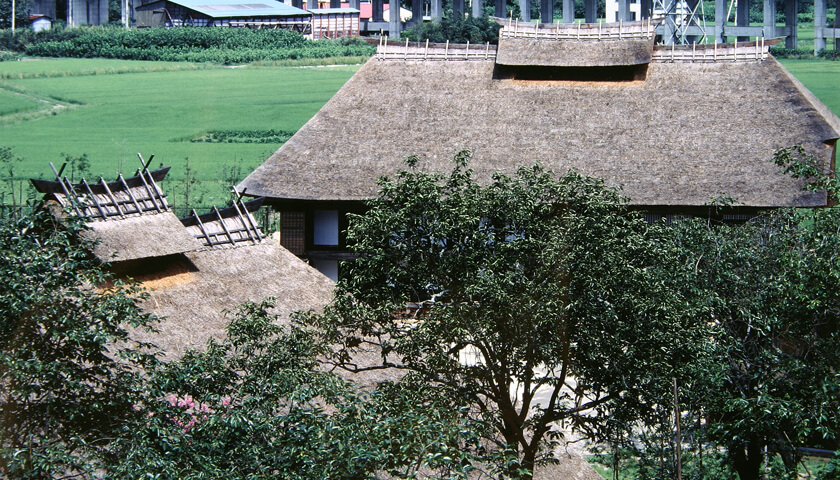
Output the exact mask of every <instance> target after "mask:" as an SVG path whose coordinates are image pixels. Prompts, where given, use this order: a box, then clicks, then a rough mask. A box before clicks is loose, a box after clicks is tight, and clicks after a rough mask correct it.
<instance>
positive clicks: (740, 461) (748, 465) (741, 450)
mask: <svg viewBox="0 0 840 480" xmlns="http://www.w3.org/2000/svg"><path fill="white" fill-rule="evenodd" d="M762 446H763V445H762V442H760V441H759V440H758V439H757V438H751V439H750V440H749V441H748V442H747V444H746V445H743V446H738V447H733V450H732V451H731V454H732V460H733V463H734V466H735V471H737V472H738V478H740V480H759V478H760V475H761V463H762V461H763V460H764V455H763V454H762V452H761V448H762Z"/></svg>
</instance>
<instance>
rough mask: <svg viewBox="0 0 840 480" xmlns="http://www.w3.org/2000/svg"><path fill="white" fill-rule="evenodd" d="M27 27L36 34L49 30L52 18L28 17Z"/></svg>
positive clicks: (41, 16) (42, 16)
mask: <svg viewBox="0 0 840 480" xmlns="http://www.w3.org/2000/svg"><path fill="white" fill-rule="evenodd" d="M29 25H30V26H31V27H32V30H34V31H36V32H40V31H43V30H49V29H51V28H52V18H50V17H48V16H46V15H30V16H29Z"/></svg>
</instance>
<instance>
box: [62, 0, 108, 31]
mask: <svg viewBox="0 0 840 480" xmlns="http://www.w3.org/2000/svg"><path fill="white" fill-rule="evenodd" d="M107 22H108V0H67V26H68V27H78V26H79V25H102V24H103V23H107Z"/></svg>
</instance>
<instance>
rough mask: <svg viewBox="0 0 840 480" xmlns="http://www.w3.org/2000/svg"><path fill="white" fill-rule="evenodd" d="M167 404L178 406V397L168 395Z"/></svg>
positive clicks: (172, 394)
mask: <svg viewBox="0 0 840 480" xmlns="http://www.w3.org/2000/svg"><path fill="white" fill-rule="evenodd" d="M169 404H170V405H172V406H173V407H174V406H175V405H177V404H178V397H176V396H175V394H174V393H171V394H169Z"/></svg>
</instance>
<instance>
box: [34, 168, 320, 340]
mask: <svg viewBox="0 0 840 480" xmlns="http://www.w3.org/2000/svg"><path fill="white" fill-rule="evenodd" d="M168 171H169V168H168V167H167V168H164V169H160V170H155V171H149V170H145V169H144V170H142V171H141V172H138V174H137V175H136V176H134V177H131V178H123V177H122V175H120V176H119V177H118V179H117V181H115V182H110V183H109V182H106V181H105V180H103V179H101V178H100V179H99V181H98V182H95V183H88V182H87V181H86V180H82V181H81V182H80V183H77V184H73V183H71V182H69V181H68V180H67V178H66V177H64V178H62V177H60V175H58V176H57V177H58V178H57V180H56V181H44V180H32V183H33V184H34V185H35V187H36V189H37V190H38V191H40V192H42V193H44V194H45V195H46V199H47V200H48V201H52V202H55V203H57V204H59V205H60V206H61V207H63V208H65V209H66V211H69V212H70V214H71V215H77V216H80V217H82V218H84V219H85V222H86V224H87V226H88V227H89V228H90V230H89V231H88V235H89V236H90V237H91V238H92V239H93V240H95V241H96V242H98V243H97V244H96V246H95V247H94V251H93V252H92V253H93V254H94V255H96V256H97V257H99V258H100V259H102V260H103V261H109V262H110V264H111V268H112V269H113V271H114V273H115V274H117V275H118V276H127V277H131V278H133V279H135V280H137V281H138V282H140V284H141V285H142V286H143V287H145V288H146V289H147V292H148V294H149V297H148V298H147V299H146V300H144V301H143V303H142V307H143V308H144V309H146V310H147V311H149V312H152V313H154V314H156V315H158V316H159V317H163V320H162V321H161V323H160V324H158V325H157V326H156V328H157V330H158V332H157V333H148V332H142V331H137V332H134V337H135V338H136V339H141V340H144V341H149V342H152V343H154V344H156V345H158V346H159V347H161V348H162V349H163V350H164V351H165V353H166V354H167V355H168V356H173V357H174V356H179V355H180V354H182V353H183V352H184V351H185V350H186V349H188V348H202V347H204V346H205V345H206V344H207V341H208V340H209V339H210V338H211V337H215V338H222V337H223V336H224V329H225V326H226V325H227V323H228V322H229V321H230V318H228V316H227V314H226V313H225V312H226V311H228V310H234V309H235V308H236V306H237V305H239V304H241V303H243V302H246V301H253V302H259V301H261V300H263V299H266V298H268V297H275V298H276V306H275V313H277V314H279V315H280V318H281V319H288V316H289V314H290V313H291V312H293V311H296V310H310V309H319V308H321V307H323V306H324V305H326V304H327V303H329V302H330V300H331V299H332V290H333V282H331V281H330V280H329V279H328V278H327V277H325V276H324V275H322V274H321V273H319V272H318V271H317V270H315V269H314V268H312V267H310V266H309V265H307V264H306V263H305V262H303V261H302V260H300V259H299V258H297V257H296V256H295V255H293V254H292V253H290V252H289V251H288V250H286V249H285V248H283V247H281V246H280V245H278V244H277V243H275V242H274V241H273V240H271V239H270V238H268V237H267V236H265V235H264V234H263V233H262V231H261V230H260V227H259V225H258V223H257V221H256V219H255V218H254V216H253V215H252V212H253V211H254V210H256V209H257V208H259V206H260V204H261V200H255V201H251V202H248V203H245V202H242V201H241V199H240V200H238V201H236V202H233V204H232V205H231V206H230V207H228V208H224V209H221V210H220V209H217V208H215V207H214V208H213V210H212V211H211V212H209V213H206V214H204V215H198V214H197V213H196V212H195V211H193V213H192V215H190V216H189V217H187V218H184V219H182V220H179V219H178V218H177V217H176V216H175V215H174V214H173V213H172V210H171V209H170V206H169V204H168V202H167V200H166V195H165V194H164V193H163V191H162V190H161V188H160V187H159V186H158V182H160V181H162V180H163V178H164V177H165V176H166V173H167V172H168Z"/></svg>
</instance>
